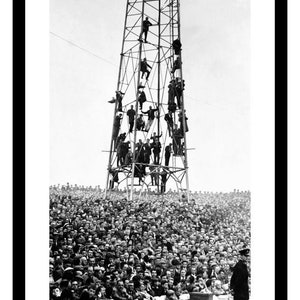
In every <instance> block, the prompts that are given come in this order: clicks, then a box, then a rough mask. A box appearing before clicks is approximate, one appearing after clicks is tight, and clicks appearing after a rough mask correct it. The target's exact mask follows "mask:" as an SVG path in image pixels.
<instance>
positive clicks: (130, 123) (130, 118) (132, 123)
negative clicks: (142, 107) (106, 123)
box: [127, 105, 135, 133]
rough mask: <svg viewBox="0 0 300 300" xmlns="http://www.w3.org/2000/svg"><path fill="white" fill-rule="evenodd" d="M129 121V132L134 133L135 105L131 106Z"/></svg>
mask: <svg viewBox="0 0 300 300" xmlns="http://www.w3.org/2000/svg"><path fill="white" fill-rule="evenodd" d="M127 116H128V121H129V125H130V127H129V132H130V133H131V132H132V129H133V125H134V116H135V110H134V109H133V105H131V106H130V109H129V110H128V111H127Z"/></svg>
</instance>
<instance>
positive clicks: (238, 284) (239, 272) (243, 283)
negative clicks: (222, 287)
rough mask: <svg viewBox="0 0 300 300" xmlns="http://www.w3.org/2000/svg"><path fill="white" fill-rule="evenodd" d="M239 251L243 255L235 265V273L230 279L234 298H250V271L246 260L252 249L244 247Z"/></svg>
mask: <svg viewBox="0 0 300 300" xmlns="http://www.w3.org/2000/svg"><path fill="white" fill-rule="evenodd" d="M239 252H240V255H241V257H240V260H239V261H238V262H237V263H236V265H235V266H234V267H233V274H232V277H231V280H230V288H231V290H232V294H233V299H234V300H249V286H248V277H249V272H248V268H247V265H246V262H247V260H248V257H249V252H250V249H248V248H244V249H242V250H240V251H239Z"/></svg>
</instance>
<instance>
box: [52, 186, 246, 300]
mask: <svg viewBox="0 0 300 300" xmlns="http://www.w3.org/2000/svg"><path fill="white" fill-rule="evenodd" d="M49 195H50V203H49V221H50V222H49V226H50V237H49V242H50V245H49V257H50V263H49V264H50V271H49V272H50V273H49V284H50V299H51V300H52V299H62V300H63V299H80V300H82V299H114V300H134V299H138V300H143V299H146V300H152V299H153V298H154V297H161V299H167V300H168V299H170V300H177V299H187V298H189V296H188V295H189V293H191V292H200V293H206V294H213V295H215V296H220V295H230V278H231V275H232V267H233V266H234V265H235V264H236V262H237V261H238V259H239V252H238V251H239V250H240V249H241V248H243V247H244V246H245V245H247V246H248V247H250V192H248V191H246V192H239V191H234V192H230V193H201V192H197V193H191V194H190V199H189V201H188V200H187V198H186V197H185V196H184V195H179V194H178V193H177V192H174V191H169V192H167V193H166V194H164V195H155V194H153V195H149V194H148V195H147V197H143V196H142V197H138V196H137V195H138V194H135V197H134V200H132V201H130V200H128V199H127V198H126V191H118V190H117V191H113V192H112V193H111V194H110V195H109V197H106V198H105V197H104V191H103V190H101V189H100V187H95V188H92V187H88V188H86V187H81V186H79V187H78V186H69V185H67V186H64V187H60V186H51V187H50V193H49ZM249 267H250V266H249Z"/></svg>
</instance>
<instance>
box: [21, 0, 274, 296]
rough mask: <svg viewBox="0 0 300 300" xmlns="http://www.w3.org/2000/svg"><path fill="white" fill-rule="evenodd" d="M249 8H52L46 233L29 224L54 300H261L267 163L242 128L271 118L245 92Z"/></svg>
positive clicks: (186, 0) (236, 0)
mask: <svg viewBox="0 0 300 300" xmlns="http://www.w3.org/2000/svg"><path fill="white" fill-rule="evenodd" d="M252 2H253V1H250V0H226V1H224V0H211V1H205V0H199V1H195V0H110V1H103V0H89V1H87V0H64V1H61V0H49V5H48V7H47V8H46V9H47V10H48V13H49V19H48V36H46V37H44V36H43V39H44V40H43V41H45V40H47V42H46V43H47V44H46V45H47V48H48V52H47V53H44V55H45V56H46V55H47V56H48V61H47V64H48V73H47V77H46V79H47V82H48V89H47V90H46V91H47V93H48V96H47V97H48V103H47V102H46V100H45V103H46V106H47V109H46V110H44V111H43V112H46V114H42V113H41V114H40V116H39V117H40V118H41V119H42V118H45V120H44V121H45V122H46V130H47V132H48V135H46V136H44V135H41V136H40V138H41V140H40V143H41V144H43V142H42V140H43V141H46V143H44V144H43V145H45V147H44V148H46V147H47V152H45V153H43V155H44V156H43V157H46V159H47V161H48V169H45V170H46V171H48V173H47V172H46V171H45V173H43V175H40V176H41V177H42V176H44V175H45V174H46V176H45V177H46V185H47V191H46V192H47V193H44V190H43V194H41V196H42V195H43V197H44V196H45V195H46V194H47V200H48V201H46V202H47V203H46V204H45V199H42V198H43V197H40V198H41V201H42V202H43V207H44V208H45V207H46V214H43V222H45V224H46V223H47V224H46V226H47V230H44V228H45V225H41V226H40V227H38V226H37V224H31V225H29V227H28V228H32V229H35V230H38V231H39V236H40V237H41V244H43V243H44V242H45V241H47V251H46V252H47V253H46V255H44V256H43V257H44V258H45V263H46V265H47V266H46V268H47V278H43V279H42V280H46V282H47V284H46V285H45V284H44V287H46V288H47V296H48V299H49V300H54V299H61V300H63V299H79V300H83V299H93V300H96V299H111V300H144V299H145V300H188V299H190V300H256V299H267V298H260V297H259V296H260V295H263V293H261V292H260V291H258V288H257V286H259V284H261V283H258V278H259V277H257V276H254V275H255V274H257V269H255V268H253V266H255V265H256V262H257V261H258V260H259V259H262V258H261V257H259V258H258V260H257V257H258V256H257V252H256V251H255V249H257V245H258V244H259V241H260V239H261V237H260V236H259V235H256V232H257V224H258V221H257V220H258V219H259V222H264V221H263V220H262V218H261V216H264V220H265V224H264V228H263V229H262V230H270V228H271V226H273V225H272V224H273V223H272V220H273V219H272V217H271V218H269V214H272V210H273V207H272V206H269V211H268V212H266V211H264V209H265V207H266V205H267V204H268V201H270V199H272V195H268V196H267V198H268V199H267V200H266V201H265V202H264V203H262V202H263V200H264V199H266V197H265V196H266V195H265V194H260V195H259V194H258V193H257V192H256V188H257V182H258V183H259V184H261V182H262V181H261V180H262V179H265V178H266V177H265V174H266V172H265V171H264V168H269V167H270V165H269V164H270V161H272V154H270V155H269V156H268V159H264V161H262V159H263V158H264V157H265V152H266V151H268V150H269V149H270V148H268V147H267V146H266V147H263V148H262V149H259V151H258V147H257V145H258V143H257V140H255V139H257V136H255V139H253V135H254V134H253V132H254V131H253V127H255V126H256V125H255V124H256V123H255V122H256V121H261V119H262V118H261V115H260V114H261V113H263V112H264V109H265V108H266V107H268V109H269V111H272V109H273V107H272V106H270V101H269V98H268V97H267V96H265V94H264V93H261V95H259V93H258V92H257V91H255V90H254V88H253V82H254V81H253V78H255V80H257V79H258V78H259V76H260V75H263V74H264V72H261V73H260V74H258V73H259V72H257V70H258V69H257V65H256V66H254V67H253V58H255V59H256V56H255V55H256V53H257V52H256V51H257V48H254V49H255V51H253V43H254V41H255V35H254V38H253V14H252V12H253V6H252V5H253V3H252ZM254 2H255V1H254ZM41 18H42V16H41ZM265 39H267V38H265ZM266 50H267V48H262V49H260V51H261V53H264V51H266ZM270 58H271V57H270ZM267 63H269V61H268V60H266V61H265V64H267ZM259 64H261V61H260V62H259ZM253 70H254V71H255V72H254V71H253ZM265 86H268V80H265ZM38 88H39V87H38V86H37V89H38ZM258 95H259V97H257V96H258ZM253 98H256V102H255V103H254V104H253ZM257 98H258V100H257ZM263 98H265V99H266V100H265V102H264V99H263ZM40 101H41V102H43V99H42V98H41V99H40ZM257 102H261V104H260V105H259V106H258V105H257ZM268 122H269V121H268ZM31 126H33V127H34V129H35V130H39V126H38V123H35V124H34V125H31ZM269 129H270V127H269V125H268V123H267V122H266V124H265V126H262V127H261V129H259V131H261V134H262V135H263V137H262V139H264V141H266V142H269V143H272V136H271V135H268V136H266V135H264V134H263V133H264V132H265V131H267V130H269ZM255 130H257V127H255ZM35 142H39V141H35ZM258 152H259V156H260V157H259V158H258V159H257V153H258ZM253 164H254V165H255V164H256V165H255V167H254V168H253ZM258 164H259V165H260V166H261V165H262V164H264V167H263V168H262V170H261V172H257V165H258ZM254 169H255V172H254V171H253V170H254ZM270 169H271V168H270ZM262 177H263V178H262ZM34 182H35V181H34ZM268 184H270V181H269V179H268V178H267V179H266V180H265V185H266V186H267V185H268ZM36 186H37V188H41V186H40V187H39V186H38V184H37V185H36ZM42 188H43V189H44V188H45V184H44V183H43V185H42ZM258 207H259V209H257V208H258ZM30 208H31V209H28V211H30V212H31V213H32V212H35V207H34V205H32V204H31V206H30ZM44 208H43V210H44ZM36 213H37V214H39V213H38V211H36ZM268 218H269V219H268ZM46 221H47V222H46ZM43 224H44V223H43ZM253 228H254V230H253ZM44 231H46V232H44ZM45 235H46V236H45ZM253 235H254V237H253ZM272 242H273V235H272V234H270V235H267V236H265V237H264V243H265V244H269V245H271V244H272ZM260 245H262V244H260ZM265 251H267V250H266V249H264V250H263V252H265ZM268 258H269V259H272V254H270V255H269V256H268ZM255 261H256V262H255ZM266 266H268V265H267V260H266ZM43 270H44V269H43ZM268 271H269V272H270V274H272V272H274V270H273V269H272V268H269V269H268ZM43 274H45V272H44V273H43ZM253 274H254V275H253ZM260 275H261V274H260ZM48 276H49V279H48ZM267 281H268V279H266V282H267ZM44 289H45V288H44ZM27 291H28V293H30V291H34V288H31V289H29V290H27ZM43 292H44V293H45V290H44V291H43ZM272 293H273V291H272V290H270V291H269V295H270V296H272V295H273V294H272Z"/></svg>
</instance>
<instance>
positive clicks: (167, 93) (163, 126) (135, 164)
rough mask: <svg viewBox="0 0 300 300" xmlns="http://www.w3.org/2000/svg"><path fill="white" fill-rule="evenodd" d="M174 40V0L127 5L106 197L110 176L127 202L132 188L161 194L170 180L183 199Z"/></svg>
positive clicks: (181, 111) (179, 76)
mask: <svg viewBox="0 0 300 300" xmlns="http://www.w3.org/2000/svg"><path fill="white" fill-rule="evenodd" d="M146 38H147V40H146ZM180 40H181V39H180V2H179V0H175V1H174V0H173V1H172V0H140V1H137V0H135V1H134V0H128V1H127V5H126V15H125V24H124V32H123V41H122V49H121V54H120V67H119V74H118V82H117V88H116V95H115V97H114V98H113V99H112V100H111V101H109V102H110V103H114V112H113V128H112V135H111V143H110V151H109V159H108V168H107V182H106V194H107V192H108V191H109V190H111V189H112V188H113V181H114V178H115V179H116V180H118V184H119V185H121V184H124V187H126V188H127V192H128V193H130V199H131V200H132V198H133V191H134V189H135V186H139V187H140V188H139V190H140V191H141V192H142V191H145V190H148V189H153V188H154V187H155V188H154V189H156V190H157V192H158V193H161V192H164V191H165V187H166V185H168V183H169V182H170V181H171V180H173V181H174V182H175V184H176V187H177V190H178V191H179V192H181V193H184V194H186V195H187V198H188V199H189V181H188V161H187V151H186V150H187V148H186V147H187V141H186V132H187V131H188V128H187V121H186V120H187V118H186V112H185V108H184V94H183V91H184V80H183V72H182V49H181V42H180ZM144 59H146V63H147V64H146V65H145V63H144V61H145V60H144ZM142 62H143V63H142ZM149 71H150V73H149ZM145 77H146V78H145ZM147 77H149V78H147ZM150 106H151V107H152V110H151V111H150ZM134 112H135V113H134ZM141 115H142V116H141ZM153 117H154V119H153V120H152V118H153ZM149 118H150V120H149ZM142 120H144V122H145V125H144V127H143V122H142ZM130 129H131V130H130ZM147 129H148V130H147ZM130 131H131V132H130ZM159 150H160V152H159ZM150 151H151V152H150ZM166 151H167V155H165V153H166ZM169 152H170V158H169V162H167V161H166V159H165V158H166V157H165V156H167V157H168V153H169ZM157 153H158V154H157ZM167 160H168V158H167Z"/></svg>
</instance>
